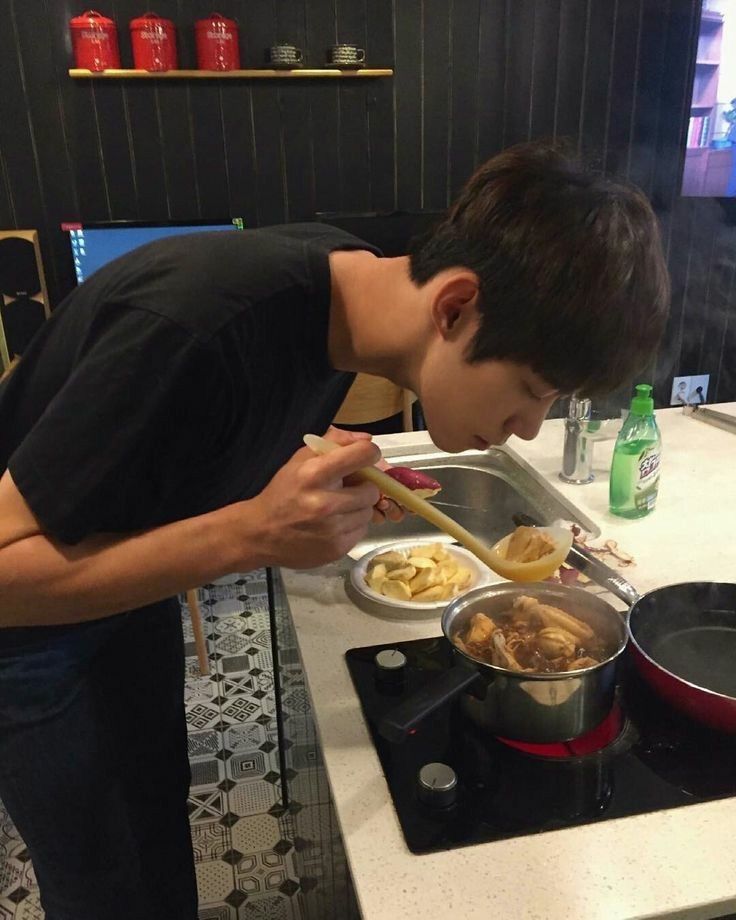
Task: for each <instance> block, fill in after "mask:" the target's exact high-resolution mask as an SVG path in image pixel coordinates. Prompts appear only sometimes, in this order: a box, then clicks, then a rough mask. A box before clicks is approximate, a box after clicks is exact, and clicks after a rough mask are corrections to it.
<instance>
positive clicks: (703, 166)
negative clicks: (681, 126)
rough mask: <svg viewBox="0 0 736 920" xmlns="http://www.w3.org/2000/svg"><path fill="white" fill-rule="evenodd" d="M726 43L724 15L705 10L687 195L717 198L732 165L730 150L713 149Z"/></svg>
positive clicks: (692, 115) (687, 156) (691, 123)
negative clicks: (726, 168)
mask: <svg viewBox="0 0 736 920" xmlns="http://www.w3.org/2000/svg"><path fill="white" fill-rule="evenodd" d="M722 40H723V13H719V12H716V11H715V10H703V12H702V15H701V19H700V33H699V35H698V50H697V55H696V58H695V75H694V78H693V94H692V101H691V103H690V118H689V120H688V129H687V139H686V148H687V149H686V151H685V171H684V174H683V180H682V194H683V195H708V196H710V195H715V196H717V195H718V194H719V192H718V189H720V186H721V184H722V175H721V174H722V173H723V174H724V176H725V173H724V166H726V164H727V162H729V163H730V157H731V152H730V150H713V149H711V146H710V143H711V141H712V140H713V134H714V131H715V129H716V127H717V126H716V124H715V122H716V102H717V93H718V80H719V77H720V67H721V43H722ZM720 194H724V192H720Z"/></svg>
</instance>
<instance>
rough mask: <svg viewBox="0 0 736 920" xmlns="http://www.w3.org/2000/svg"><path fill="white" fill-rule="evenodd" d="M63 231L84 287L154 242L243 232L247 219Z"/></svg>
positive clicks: (76, 226) (72, 226)
mask: <svg viewBox="0 0 736 920" xmlns="http://www.w3.org/2000/svg"><path fill="white" fill-rule="evenodd" d="M61 229H62V230H64V231H66V232H67V233H68V234H69V244H70V249H71V256H72V259H73V261H74V271H75V274H76V276H77V284H81V283H82V282H83V281H84V280H86V279H87V278H89V276H90V275H92V274H93V273H94V272H96V271H97V269H98V268H102V266H103V265H105V264H106V263H107V262H112V260H113V259H117V258H118V256H122V255H125V253H126V252H130V251H131V250H132V249H137V248H138V247H139V246H143V245H145V244H146V243H150V242H152V241H153V240H158V239H161V238H162V237H165V236H180V235H182V234H185V233H201V232H202V231H205V230H223V231H224V230H242V229H243V219H242V217H233V218H230V219H228V220H190V221H173V220H172V221H160V222H148V221H110V222H108V223H99V222H97V223H63V224H62V225H61Z"/></svg>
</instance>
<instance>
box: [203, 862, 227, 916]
mask: <svg viewBox="0 0 736 920" xmlns="http://www.w3.org/2000/svg"><path fill="white" fill-rule="evenodd" d="M195 868H196V870H197V890H198V892H199V903H200V906H201V907H207V906H216V905H219V904H222V903H223V902H224V901H225V898H226V897H227V896H228V895H229V894H230V892H231V891H232V890H233V888H234V887H235V883H234V877H233V867H232V866H231V865H229V863H226V862H225V861H224V860H222V859H209V860H207V861H206V862H200V863H197V865H196V866H195Z"/></svg>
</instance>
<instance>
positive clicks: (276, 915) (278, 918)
mask: <svg viewBox="0 0 736 920" xmlns="http://www.w3.org/2000/svg"><path fill="white" fill-rule="evenodd" d="M299 916H300V915H299V913H298V906H297V905H296V903H295V901H294V899H293V898H291V897H287V896H285V895H266V896H265V897H260V898H249V899H248V900H247V901H246V902H245V904H243V906H242V907H241V909H240V914H239V915H238V917H239V920H298V918H299Z"/></svg>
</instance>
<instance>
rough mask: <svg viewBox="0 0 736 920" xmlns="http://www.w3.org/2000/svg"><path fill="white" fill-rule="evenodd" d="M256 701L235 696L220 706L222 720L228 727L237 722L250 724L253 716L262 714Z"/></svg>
mask: <svg viewBox="0 0 736 920" xmlns="http://www.w3.org/2000/svg"><path fill="white" fill-rule="evenodd" d="M262 711H263V710H262V707H261V706H260V705H259V703H258V701H256V700H253V699H250V698H248V697H244V696H236V697H235V699H232V700H228V701H227V702H226V703H224V704H223V706H222V720H223V722H225V723H226V724H228V725H235V724H237V723H238V722H250V721H251V720H252V718H253V716H254V715H256V714H258V713H260V712H262Z"/></svg>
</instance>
